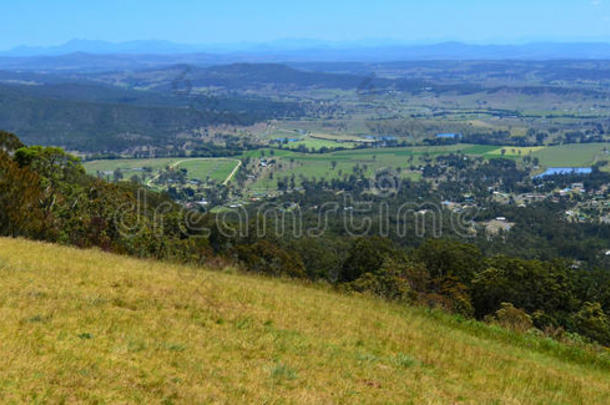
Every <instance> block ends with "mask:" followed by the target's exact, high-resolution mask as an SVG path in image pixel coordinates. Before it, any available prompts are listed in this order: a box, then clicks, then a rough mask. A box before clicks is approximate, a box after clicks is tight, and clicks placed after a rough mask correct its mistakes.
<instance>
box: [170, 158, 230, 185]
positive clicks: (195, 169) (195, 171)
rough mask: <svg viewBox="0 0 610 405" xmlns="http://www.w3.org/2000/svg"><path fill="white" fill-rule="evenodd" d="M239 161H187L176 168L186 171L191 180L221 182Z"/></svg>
mask: <svg viewBox="0 0 610 405" xmlns="http://www.w3.org/2000/svg"><path fill="white" fill-rule="evenodd" d="M238 163H239V160H235V159H222V158H218V159H207V158H206V159H197V158H194V159H188V160H184V161H182V162H180V163H179V164H178V167H180V168H182V169H186V170H188V176H189V178H191V179H197V180H202V181H205V180H206V179H208V178H209V179H210V180H215V181H217V182H222V181H224V180H226V178H227V177H229V175H230V174H231V172H232V171H233V169H234V168H235V166H236V165H237V164H238Z"/></svg>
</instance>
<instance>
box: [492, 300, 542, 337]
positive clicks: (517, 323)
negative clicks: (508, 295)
mask: <svg viewBox="0 0 610 405" xmlns="http://www.w3.org/2000/svg"><path fill="white" fill-rule="evenodd" d="M500 306H501V307H500V309H499V310H497V311H496V313H495V315H494V316H492V317H488V318H487V319H488V321H491V322H492V323H497V324H498V325H500V326H502V327H504V328H506V329H510V330H513V331H515V332H519V333H525V332H527V331H528V330H530V329H532V328H533V326H534V322H533V321H532V317H531V316H529V315H528V314H527V313H526V312H525V311H523V310H522V309H519V308H515V307H514V305H513V304H511V303H510V302H503V303H502V304H500Z"/></svg>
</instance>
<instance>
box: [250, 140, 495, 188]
mask: <svg viewBox="0 0 610 405" xmlns="http://www.w3.org/2000/svg"><path fill="white" fill-rule="evenodd" d="M494 148H495V147H494ZM488 150H489V147H486V146H481V145H474V146H473V145H448V146H425V147H424V146H421V147H404V148H376V149H372V148H367V149H354V150H344V151H338V152H330V153H324V154H311V153H308V154H305V153H297V152H291V151H287V150H275V151H274V155H271V154H270V151H269V150H266V151H252V152H248V154H247V155H248V156H250V157H261V156H262V155H263V154H264V155H265V156H266V157H267V158H275V160H277V161H278V162H279V163H281V165H282V166H283V167H282V168H281V169H279V168H278V169H276V170H274V172H273V179H272V178H270V177H269V176H268V175H267V176H265V177H263V178H261V179H259V180H258V181H257V182H256V184H254V185H253V186H252V188H253V189H255V190H269V189H275V188H276V186H277V178H278V177H291V176H292V175H294V176H295V180H296V182H297V183H298V182H299V178H300V176H304V177H305V178H313V177H315V178H317V179H322V178H324V179H327V180H331V179H334V178H340V177H342V176H344V175H350V174H351V173H352V172H353V168H354V167H355V166H356V165H360V166H361V167H362V168H364V165H366V170H365V172H366V174H367V175H369V176H372V175H374V174H375V172H377V171H379V170H382V169H388V168H391V169H398V168H400V174H401V176H402V177H403V178H409V179H413V180H417V179H419V178H420V177H421V174H420V173H419V172H417V171H411V170H409V168H410V167H411V166H418V165H421V164H422V163H424V159H426V158H430V159H431V158H433V157H434V156H438V155H441V154H445V153H451V152H457V151H462V152H464V153H467V154H475V155H479V154H482V153H485V152H487V151H488ZM332 162H336V167H335V168H334V169H333V168H332Z"/></svg>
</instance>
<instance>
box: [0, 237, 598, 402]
mask: <svg viewBox="0 0 610 405" xmlns="http://www.w3.org/2000/svg"><path fill="white" fill-rule="evenodd" d="M0 273H1V274H2V277H0V322H1V324H2V328H0V342H1V343H0V401H1V402H2V403H150V404H157V403H159V404H170V403H176V404H178V403H269V404H271V403H273V404H275V403H311V404H319V403H345V404H347V403H384V404H385V403H387V404H390V403H397V404H399V403H400V404H408V403H417V404H419V403H443V404H453V403H468V404H470V403H472V404H474V403H489V404H492V403H493V404H496V403H497V404H499V403H511V404H521V403H536V404H541V403H553V404H587V405H589V404H590V405H594V404H607V403H608V398H609V397H610V385H609V384H608V381H610V363H609V361H608V355H607V353H605V354H604V353H603V352H599V351H595V350H594V349H593V348H590V347H584V346H582V347H581V346H567V345H565V344H562V343H559V342H556V341H553V340H551V339H550V338H545V337H539V336H537V335H534V334H518V333H514V332H510V331H507V330H504V329H501V328H499V327H497V326H489V325H486V324H483V323H479V322H475V321H472V320H464V319H460V318H457V317H453V316H450V315H447V314H444V313H442V312H438V311H431V310H427V309H422V308H418V307H409V306H407V305H404V304H398V303H388V302H384V301H381V300H379V299H375V298H369V297H366V296H359V295H353V296H348V295H341V294H338V293H336V292H333V291H332V290H331V288H330V287H325V286H318V287H315V286H311V285H309V286H308V285H304V284H301V283H298V282H290V281H287V280H278V279H270V278H264V277H256V276H250V275H243V274H240V273H238V272H237V271H236V270H233V269H225V270H224V271H218V270H217V271H209V270H206V269H204V268H200V267H186V266H178V265H172V264H167V263H161V262H154V261H146V260H136V259H132V258H127V257H124V256H115V255H111V254H106V253H102V252H100V251H97V250H91V251H87V250H78V249H72V248H67V247H59V246H53V245H49V244H44V243H37V242H29V241H23V240H15V239H0Z"/></svg>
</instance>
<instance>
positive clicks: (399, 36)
mask: <svg viewBox="0 0 610 405" xmlns="http://www.w3.org/2000/svg"><path fill="white" fill-rule="evenodd" d="M0 15H1V16H2V24H0V49H8V48H11V47H14V46H17V45H23V44H25V45H57V44H60V43H63V42H66V41H68V40H70V39H74V38H80V39H97V40H106V41H113V42H120V41H129V40H137V39H164V40H170V41H175V42H182V43H193V44H194V43H232V42H242V41H247V42H266V41H271V40H275V39H283V38H313V39H323V40H334V41H344V40H359V39H369V38H388V39H396V40H402V41H428V42H438V41H446V40H458V41H468V42H483V43H513V42H524V41H539V40H551V41H575V40H602V39H603V40H610V0H529V1H524V0H510V1H506V0H486V1H482V0H452V1H449V0H425V2H424V1H423V0H420V1H410V0H377V1H372V0H350V1H344V0H335V1H333V0H324V1H320V0H309V1H289V0H282V1H279V0H259V1H256V0H249V1H242V0H234V1H231V0H225V1H207V0H200V1H194V0H174V1H159V0H120V1H119V0H104V1H95V2H93V1H91V2H90V1H83V0H80V1H72V0H53V1H41V0H16V1H9V0H2V4H1V5H0Z"/></svg>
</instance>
